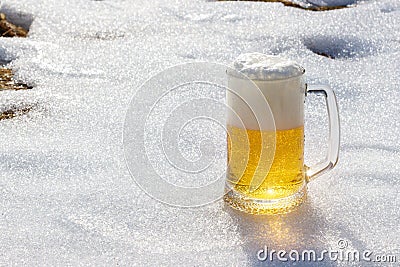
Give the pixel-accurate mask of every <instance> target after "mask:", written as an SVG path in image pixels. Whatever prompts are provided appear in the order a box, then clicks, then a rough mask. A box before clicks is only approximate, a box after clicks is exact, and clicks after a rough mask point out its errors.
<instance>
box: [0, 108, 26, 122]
mask: <svg viewBox="0 0 400 267" xmlns="http://www.w3.org/2000/svg"><path fill="white" fill-rule="evenodd" d="M31 109H32V106H30V105H28V106H24V107H11V108H10V109H7V110H4V111H2V112H0V120H5V119H11V118H14V117H16V116H20V115H23V114H26V113H28V112H29V111H30V110H31Z"/></svg>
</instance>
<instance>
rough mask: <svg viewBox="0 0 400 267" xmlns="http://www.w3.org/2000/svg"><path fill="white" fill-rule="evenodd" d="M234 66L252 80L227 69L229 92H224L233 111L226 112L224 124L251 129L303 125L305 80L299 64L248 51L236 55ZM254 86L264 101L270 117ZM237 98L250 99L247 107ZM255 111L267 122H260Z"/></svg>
mask: <svg viewBox="0 0 400 267" xmlns="http://www.w3.org/2000/svg"><path fill="white" fill-rule="evenodd" d="M245 59H246V60H245ZM239 62H240V64H241V65H240V64H239ZM240 66H242V67H240ZM235 69H236V70H237V71H239V69H240V73H243V74H245V75H246V76H247V77H249V78H250V79H251V80H249V79H246V78H245V77H243V76H242V77H240V73H238V72H235V70H228V87H229V89H230V90H232V92H230V91H228V92H227V104H228V106H229V107H230V108H231V109H232V110H233V111H234V112H235V113H236V114H234V113H233V112H231V111H228V116H227V124H229V125H232V126H236V127H240V128H245V129H252V130H274V129H276V130H288V129H293V128H297V127H300V126H303V125H304V97H305V83H304V81H303V76H302V75H301V74H303V73H304V69H303V68H302V67H301V66H300V65H298V64H297V63H295V62H293V61H290V60H287V59H282V58H278V57H276V56H268V55H264V54H260V53H251V54H244V55H241V56H239V57H238V59H237V60H236V61H235ZM255 85H256V86H257V87H258V88H259V89H260V91H261V93H262V95H263V96H264V97H265V99H266V100H267V102H268V105H269V107H270V108H271V111H272V114H273V120H272V119H270V117H271V116H270V113H268V112H266V111H265V105H263V104H262V102H263V101H264V99H262V96H261V95H260V94H259V93H257V92H256V91H257V88H256V86H255ZM238 96H240V97H238ZM240 98H244V99H247V100H249V99H250V100H251V102H252V104H251V105H250V107H249V106H248V104H246V103H245V102H244V101H243V100H241V99H240ZM255 114H257V117H258V118H259V119H260V118H262V119H263V120H267V121H268V123H267V124H265V123H263V124H262V125H260V120H257V119H256V118H255ZM265 117H268V118H267V119H265ZM274 123H275V127H274Z"/></svg>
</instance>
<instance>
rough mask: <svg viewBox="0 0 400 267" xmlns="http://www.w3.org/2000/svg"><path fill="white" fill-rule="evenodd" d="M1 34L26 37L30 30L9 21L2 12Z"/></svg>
mask: <svg viewBox="0 0 400 267" xmlns="http://www.w3.org/2000/svg"><path fill="white" fill-rule="evenodd" d="M0 34H1V36H3V37H26V36H27V35H28V31H27V30H25V29H24V28H22V27H20V26H16V25H14V24H12V23H11V22H9V21H7V19H6V15H5V14H4V13H0Z"/></svg>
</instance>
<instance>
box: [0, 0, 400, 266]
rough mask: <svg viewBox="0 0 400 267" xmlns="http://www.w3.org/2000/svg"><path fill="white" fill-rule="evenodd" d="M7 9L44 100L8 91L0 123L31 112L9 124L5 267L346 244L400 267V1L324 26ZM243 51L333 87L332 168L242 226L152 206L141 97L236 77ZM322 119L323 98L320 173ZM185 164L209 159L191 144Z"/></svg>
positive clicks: (316, 122) (276, 12) (182, 9)
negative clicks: (285, 206) (196, 78)
mask: <svg viewBox="0 0 400 267" xmlns="http://www.w3.org/2000/svg"><path fill="white" fill-rule="evenodd" d="M1 2H2V7H1V11H2V12H5V13H6V14H7V15H8V16H9V17H10V18H13V21H14V22H18V23H19V24H22V25H24V26H25V27H29V26H30V32H29V37H28V38H26V39H19V38H0V60H1V62H8V65H7V66H9V67H12V68H13V69H14V70H15V71H16V75H17V77H18V79H21V80H22V81H24V82H26V83H28V84H30V85H33V86H34V88H33V89H32V90H27V91H0V110H6V109H9V108H10V107H12V106H15V105H19V106H27V105H29V106H32V110H31V111H30V112H29V113H28V114H27V115H23V116H20V117H16V118H13V119H9V120H2V121H0V129H1V131H0V140H1V145H0V159H1V160H0V174H1V175H0V192H1V194H0V265H3V264H4V265H32V266H34V265H37V264H39V265H66V264H71V265H77V264H81V265H99V266H102V265H110V264H112V265H116V264H119V265H142V266H143V265H149V266H177V265H185V266H199V265H200V266H203V265H208V266H255V265H256V266H258V265H261V264H262V263H260V262H258V261H257V255H256V253H257V251H258V250H260V249H262V248H264V246H268V247H269V248H270V249H275V250H279V249H285V250H287V251H290V250H291V249H300V250H301V249H315V250H323V249H329V248H332V249H337V242H338V240H339V239H344V240H347V241H348V242H349V248H354V249H358V250H360V251H362V250H364V249H369V250H372V251H374V252H375V253H376V254H379V253H392V254H396V253H397V260H398V261H399V260H400V250H399V246H400V238H399V236H400V227H399V222H400V209H399V206H400V195H399V189H400V188H399V187H400V186H399V184H400V175H399V174H400V164H399V162H400V147H399V144H400V137H399V136H400V135H399V133H400V78H399V73H398V71H399V69H400V34H399V33H400V5H399V3H398V0H382V1H373V0H370V1H344V0H340V1H339V0H337V1H328V0H324V1H314V2H325V3H329V2H346V3H347V2H351V3H356V2H357V3H358V4H357V5H356V6H355V7H351V8H347V9H340V10H333V11H328V12H311V11H306V10H302V9H298V8H293V7H285V6H283V5H282V4H280V3H256V2H213V1H206V0H204V1H199V0H196V1H193V0H192V1H189V0H172V1H164V0H157V1H144V0H137V1H127V0H119V1H117V0H114V1H112V0H105V1H90V0H70V1H50V0H18V1H16V0H14V1H12V0H5V1H1ZM247 52H260V53H267V54H274V55H279V56H283V57H286V58H289V59H292V60H294V61H296V62H298V63H299V64H300V65H302V66H303V67H304V68H305V69H306V76H307V80H308V83H311V84H313V83H326V84H330V85H331V86H332V87H333V88H334V90H335V91H336V94H337V97H338V101H339V109H340V118H341V127H342V128H341V134H342V138H341V154H340V159H339V163H338V165H337V166H336V168H335V169H334V170H333V171H331V172H329V173H327V174H325V175H324V176H322V177H320V178H318V179H317V180H315V181H313V182H312V183H310V184H309V188H308V192H309V197H308V200H307V201H306V203H304V204H303V205H302V206H301V207H300V208H299V209H298V210H297V211H295V212H293V213H290V214H287V215H282V216H258V217H254V216H249V215H244V214H242V213H239V212H236V211H233V210H231V209H230V208H228V207H226V206H224V204H223V202H222V200H220V201H217V202H215V203H213V204H210V205H206V206H203V207H200V208H177V207H171V206H168V205H165V204H162V203H159V202H158V201H156V200H154V199H152V198H150V197H149V196H147V195H146V194H145V193H144V192H143V191H142V190H141V189H140V188H139V187H138V186H137V185H136V184H135V182H134V181H133V179H132V177H131V176H130V174H129V172H128V170H127V167H126V164H125V161H124V151H123V146H122V132H123V127H124V118H125V113H126V110H127V107H128V105H129V102H130V99H131V98H132V97H133V96H134V94H135V92H136V90H137V89H138V88H139V86H140V85H141V84H142V83H143V82H144V81H145V80H146V79H148V78H150V77H151V76H152V75H153V74H156V73H157V72H160V71H162V70H163V69H165V68H167V67H170V66H173V65H176V64H179V63H183V62H193V61H210V62H220V63H224V64H229V63H231V62H233V60H234V59H235V58H236V57H237V56H238V55H239V54H241V53H247ZM323 55H325V56H323ZM326 56H328V57H326ZM177 75H178V74H177ZM326 118H327V116H326V111H325V106H324V103H323V99H322V97H317V96H312V97H308V98H307V102H306V155H305V156H306V161H307V162H308V163H309V164H312V163H315V162H317V161H318V159H321V158H323V157H324V155H325V149H326V145H325V142H326V136H327V126H326V124H327V119H326ZM193 134H196V133H193ZM211 138H212V136H211ZM220 145H221V144H217V146H219V147H220ZM191 149H192V150H193V151H191ZM182 150H183V151H182V153H183V154H184V155H186V157H188V158H190V155H191V154H192V152H193V153H198V150H197V149H196V148H195V147H191V146H190V142H189V143H188V144H186V145H184V146H182ZM137 153H143V151H137ZM195 158H196V156H194V159H195ZM221 164H223V162H221ZM173 180H174V181H176V180H179V179H177V178H176V177H175V178H174V177H172V178H171V181H173ZM180 182H182V183H183V184H185V179H184V178H183V180H181V181H180ZM266 263H268V264H270V265H271V264H272V265H274V264H276V265H278V262H276V261H274V262H272V263H270V262H266ZM266 263H264V264H266ZM299 265H300V266H302V264H301V263H299ZM316 265H318V266H321V265H325V266H336V265H339V266H341V265H345V263H339V262H330V261H327V262H325V263H323V264H321V263H318V264H316ZM363 266H365V264H363ZM385 266H387V265H385Z"/></svg>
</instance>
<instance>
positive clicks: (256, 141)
mask: <svg viewBox="0 0 400 267" xmlns="http://www.w3.org/2000/svg"><path fill="white" fill-rule="evenodd" d="M274 135H275V136H276V137H275V138H276V143H275V153H273V152H274V151H273V143H272V142H275V138H274ZM262 147H264V149H266V150H267V155H266V157H264V159H261V157H260V152H261V150H262ZM269 149H270V150H271V151H269V152H270V153H268V150H269ZM303 151H304V127H303V126H301V127H298V128H294V129H289V130H277V131H276V133H274V132H272V131H259V130H246V129H241V128H237V127H234V126H229V125H228V164H229V165H228V178H227V182H228V183H229V184H230V187H231V188H233V189H234V190H236V191H237V192H238V193H240V194H243V195H245V196H248V197H250V198H255V199H265V200H273V199H278V198H285V197H289V196H291V195H293V194H295V193H297V192H298V191H299V190H300V189H301V187H302V186H303V185H304V166H303V154H304V152H303ZM273 154H274V155H273ZM270 160H272V165H271V164H270V162H269V161H270ZM246 161H247V162H246ZM268 167H270V168H268ZM257 168H258V171H257V174H256V175H255V173H256V169H257ZM253 179H256V180H259V181H263V182H262V183H261V185H259V186H258V188H256V189H255V190H251V188H250V184H251V182H252V181H253Z"/></svg>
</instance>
